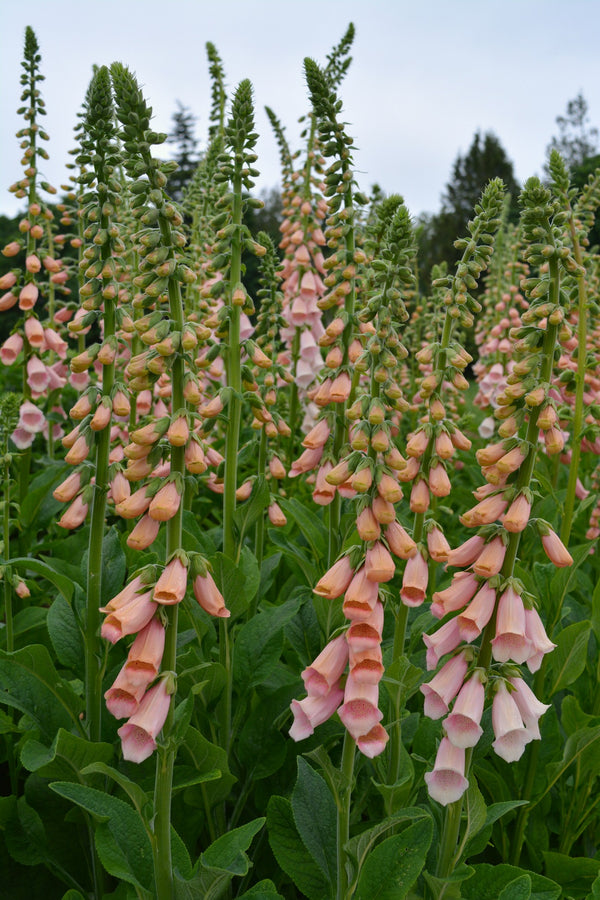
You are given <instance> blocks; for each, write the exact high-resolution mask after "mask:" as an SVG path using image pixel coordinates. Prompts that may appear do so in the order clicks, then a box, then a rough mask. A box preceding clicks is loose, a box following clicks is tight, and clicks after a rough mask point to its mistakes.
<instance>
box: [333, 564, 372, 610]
mask: <svg viewBox="0 0 600 900" xmlns="http://www.w3.org/2000/svg"><path fill="white" fill-rule="evenodd" d="M378 596H379V584H378V583H377V582H376V581H371V580H370V579H369V578H368V577H367V572H366V569H365V567H364V566H363V568H362V569H359V570H358V571H357V572H356V574H355V576H354V578H353V579H352V581H351V582H350V584H349V585H348V589H347V591H346V594H345V596H344V603H343V606H342V610H343V613H344V615H345V616H346V618H347V619H353V620H354V619H358V620H359V621H363V620H364V619H368V618H369V616H370V615H371V613H372V612H373V610H374V609H375V604H376V603H377V598H378Z"/></svg>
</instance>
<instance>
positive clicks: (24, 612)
mask: <svg viewBox="0 0 600 900" xmlns="http://www.w3.org/2000/svg"><path fill="white" fill-rule="evenodd" d="M47 617H48V610H47V609H40V608H39V607H38V606H26V607H25V609H20V610H19V611H18V613H17V614H16V615H15V616H14V618H13V635H14V647H13V650H20V649H21V648H22V647H26V646H28V645H29V644H39V643H41V642H42V641H45V640H46V619H47ZM0 643H1V644H2V649H3V650H5V649H6V629H5V628H3V629H2V630H0Z"/></svg>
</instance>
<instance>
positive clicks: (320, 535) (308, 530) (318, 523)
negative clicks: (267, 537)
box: [279, 497, 329, 561]
mask: <svg viewBox="0 0 600 900" xmlns="http://www.w3.org/2000/svg"><path fill="white" fill-rule="evenodd" d="M279 504H280V506H281V508H282V509H283V511H284V513H285V514H286V516H287V517H288V518H292V519H293V520H294V522H295V523H296V525H297V526H298V528H299V529H300V531H301V532H302V534H303V536H304V538H305V539H306V541H307V542H308V545H309V547H310V549H311V550H312V553H313V557H314V559H315V560H317V561H320V560H322V559H324V558H325V555H326V552H327V542H328V539H329V535H328V531H327V528H326V527H325V525H324V524H323V522H322V520H321V518H320V517H319V516H318V515H317V514H316V513H314V512H313V511H312V510H311V509H309V508H308V507H307V506H306V505H305V504H304V503H301V502H300V501H299V500H296V499H295V498H294V497H292V498H291V499H288V500H286V499H283V498H281V499H280V500H279Z"/></svg>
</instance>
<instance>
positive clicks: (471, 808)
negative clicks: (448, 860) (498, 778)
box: [461, 773, 487, 855]
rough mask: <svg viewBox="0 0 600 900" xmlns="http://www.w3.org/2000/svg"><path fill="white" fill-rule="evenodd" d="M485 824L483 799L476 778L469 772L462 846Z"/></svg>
mask: <svg viewBox="0 0 600 900" xmlns="http://www.w3.org/2000/svg"><path fill="white" fill-rule="evenodd" d="M486 824H487V820H486V805H485V800H484V799H483V795H482V793H481V791H480V790H479V787H478V785H477V779H476V778H475V776H474V775H473V774H472V773H471V775H469V787H468V789H467V827H466V829H465V834H464V838H463V842H462V848H464V847H465V846H466V844H467V841H469V840H470V839H471V838H473V837H475V835H476V834H479V832H480V831H481V829H482V828H484V827H485V826H486ZM461 855H462V854H461Z"/></svg>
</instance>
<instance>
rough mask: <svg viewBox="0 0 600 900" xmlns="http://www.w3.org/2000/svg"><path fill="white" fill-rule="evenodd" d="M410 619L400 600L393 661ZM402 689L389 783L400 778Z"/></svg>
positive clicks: (394, 720)
mask: <svg viewBox="0 0 600 900" xmlns="http://www.w3.org/2000/svg"><path fill="white" fill-rule="evenodd" d="M407 621H408V606H406V605H405V604H404V603H402V602H400V604H399V605H398V609H397V612H396V625H395V629H394V649H393V652H392V662H395V661H396V660H397V659H400V657H401V656H403V655H404V642H405V640H406V624H407ZM400 697H401V694H400V691H399V690H398V691H397V692H396V698H395V700H394V704H393V713H392V723H393V724H392V733H391V735H390V756H389V769H388V784H396V782H397V781H398V779H399V778H400V750H401V747H402V724H401V721H400V712H401V709H400Z"/></svg>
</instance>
